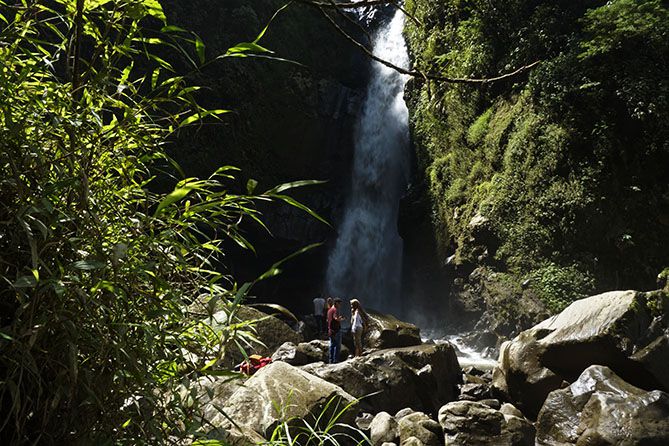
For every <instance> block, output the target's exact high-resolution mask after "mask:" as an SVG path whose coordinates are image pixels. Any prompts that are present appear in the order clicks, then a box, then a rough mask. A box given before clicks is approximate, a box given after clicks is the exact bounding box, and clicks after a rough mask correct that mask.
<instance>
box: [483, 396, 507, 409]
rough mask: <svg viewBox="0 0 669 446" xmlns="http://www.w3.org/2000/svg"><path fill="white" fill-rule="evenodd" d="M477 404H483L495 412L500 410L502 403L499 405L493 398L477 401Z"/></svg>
mask: <svg viewBox="0 0 669 446" xmlns="http://www.w3.org/2000/svg"><path fill="white" fill-rule="evenodd" d="M479 403H481V404H485V405H486V406H488V407H490V408H491V409H495V410H500V409H501V408H502V403H500V402H499V400H498V399H495V398H486V399H484V400H479Z"/></svg>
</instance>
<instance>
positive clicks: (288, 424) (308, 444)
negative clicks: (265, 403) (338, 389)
mask: <svg viewBox="0 0 669 446" xmlns="http://www.w3.org/2000/svg"><path fill="white" fill-rule="evenodd" d="M357 404H358V401H357V400H355V401H353V402H351V403H349V404H346V405H344V404H342V400H341V398H340V397H337V396H335V397H332V398H330V399H329V400H328V401H327V402H326V403H325V405H324V406H323V408H322V410H321V411H320V413H319V414H318V415H317V416H314V417H313V419H311V420H306V419H300V418H289V419H286V418H285V417H282V419H281V420H280V421H279V422H278V423H277V425H276V427H275V428H274V430H273V431H272V435H270V438H269V439H268V441H267V443H266V444H267V445H268V446H269V445H271V446H297V445H299V446H322V445H332V446H337V445H340V444H351V445H356V446H361V445H371V444H372V442H371V440H370V439H369V438H368V437H367V435H365V433H364V432H362V431H361V430H360V429H357V428H355V427H352V426H349V425H346V424H342V423H341V422H340V420H341V418H342V417H343V416H344V415H345V414H346V412H348V411H349V410H351V408H352V407H354V406H355V405H357ZM282 409H283V408H281V407H276V408H275V410H276V411H277V413H282Z"/></svg>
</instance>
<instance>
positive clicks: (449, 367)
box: [303, 343, 461, 413]
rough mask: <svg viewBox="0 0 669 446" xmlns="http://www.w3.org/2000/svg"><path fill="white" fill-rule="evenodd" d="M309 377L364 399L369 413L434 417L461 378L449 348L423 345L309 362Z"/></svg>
mask: <svg viewBox="0 0 669 446" xmlns="http://www.w3.org/2000/svg"><path fill="white" fill-rule="evenodd" d="M303 369H304V370H305V371H307V372H309V373H312V374H314V375H317V376H319V377H321V378H323V379H324V380H326V381H328V382H331V383H334V384H337V385H338V386H340V387H342V388H343V389H344V390H346V391H347V392H348V393H350V394H351V395H353V396H355V397H357V398H362V400H361V401H360V405H361V406H362V407H363V408H364V409H365V410H367V411H370V412H372V413H376V412H380V411H384V410H385V411H388V412H390V413H394V412H396V411H398V410H400V409H403V408H405V407H411V408H413V409H415V410H421V411H424V412H427V413H436V411H437V410H438V409H439V407H441V406H442V405H443V404H444V403H446V402H448V401H452V400H454V399H455V398H456V396H457V384H458V382H459V380H460V379H461V370H460V365H459V364H458V359H457V357H456V356H455V350H454V349H453V347H452V346H451V345H450V344H448V343H444V344H423V345H416V346H412V347H403V348H397V349H387V350H379V351H376V352H373V353H371V354H369V355H366V356H361V357H356V358H353V359H349V360H348V361H345V362H343V363H338V364H332V365H327V364H322V363H319V364H309V365H306V366H304V367H303Z"/></svg>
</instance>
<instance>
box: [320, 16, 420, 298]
mask: <svg viewBox="0 0 669 446" xmlns="http://www.w3.org/2000/svg"><path fill="white" fill-rule="evenodd" d="M403 27H404V16H403V15H402V14H401V13H399V12H398V13H397V14H396V15H395V16H394V18H393V19H392V20H391V21H390V22H389V23H388V24H387V25H384V26H383V27H382V28H381V29H380V30H379V32H378V34H377V36H376V38H375V41H374V45H373V46H374V54H375V55H376V56H378V57H380V58H381V59H383V60H386V61H389V62H391V63H393V64H394V65H397V66H399V67H402V68H407V67H408V65H409V56H408V54H407V49H406V45H405V42H404V37H403V36H402V29H403ZM406 80H407V79H406V76H404V75H401V74H399V73H398V72H397V71H395V70H393V69H391V68H388V67H386V66H384V65H382V64H380V63H378V62H373V66H372V73H371V82H370V85H369V86H368V88H367V94H366V98H365V102H364V105H363V110H362V114H361V117H360V119H359V121H358V125H357V128H356V134H355V154H354V160H353V175H352V188H351V195H350V197H349V200H348V203H347V205H346V208H345V212H344V217H343V219H342V222H341V224H340V226H339V232H338V237H337V241H336V243H335V246H334V249H333V251H332V252H331V254H330V258H329V264H328V269H327V275H326V287H327V290H326V291H327V293H329V294H330V295H334V296H341V297H343V298H352V297H357V298H359V299H361V300H362V302H363V303H364V304H366V305H368V306H370V307H372V308H377V309H383V310H386V311H391V310H395V311H397V310H399V306H400V305H399V292H400V277H401V268H402V239H401V238H400V237H399V234H398V233H397V213H398V209H399V201H400V198H401V196H402V193H403V191H404V190H405V188H406V184H407V177H408V159H409V154H408V146H409V130H408V119H409V114H408V111H407V107H406V104H405V103H404V99H403V93H404V85H405V83H406Z"/></svg>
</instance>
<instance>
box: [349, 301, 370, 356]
mask: <svg viewBox="0 0 669 446" xmlns="http://www.w3.org/2000/svg"><path fill="white" fill-rule="evenodd" d="M366 319H367V315H366V314H365V310H363V309H362V305H360V301H359V300H358V299H351V333H353V344H354V345H355V352H354V353H353V356H362V335H363V333H364V332H365V329H366V328H367V322H366Z"/></svg>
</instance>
